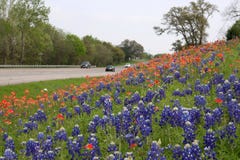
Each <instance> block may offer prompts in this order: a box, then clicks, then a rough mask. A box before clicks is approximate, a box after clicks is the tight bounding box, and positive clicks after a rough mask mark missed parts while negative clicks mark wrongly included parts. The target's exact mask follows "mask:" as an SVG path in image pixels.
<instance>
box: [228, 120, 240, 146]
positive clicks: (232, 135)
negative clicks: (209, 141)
mask: <svg viewBox="0 0 240 160" xmlns="http://www.w3.org/2000/svg"><path fill="white" fill-rule="evenodd" d="M236 131H237V129H236V126H235V124H234V123H233V122H229V123H228V125H227V126H226V135H227V137H228V139H229V140H230V142H232V141H233V139H235V138H237V135H236Z"/></svg>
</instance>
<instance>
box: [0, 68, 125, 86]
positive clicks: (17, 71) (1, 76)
mask: <svg viewBox="0 0 240 160" xmlns="http://www.w3.org/2000/svg"><path fill="white" fill-rule="evenodd" d="M122 69H123V67H116V72H105V68H90V69H81V68H1V69H0V86H4V85H10V84H19V83H27V82H36V81H43V80H54V79H66V78H79V77H85V76H87V75H88V76H103V75H107V74H116V73H117V72H120V71H121V70H122Z"/></svg>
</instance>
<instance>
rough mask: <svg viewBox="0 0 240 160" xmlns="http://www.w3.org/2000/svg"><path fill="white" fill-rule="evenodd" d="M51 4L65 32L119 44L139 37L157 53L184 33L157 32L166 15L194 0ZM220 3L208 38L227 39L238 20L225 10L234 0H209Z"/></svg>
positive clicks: (52, 0)
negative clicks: (227, 33) (229, 18)
mask: <svg viewBox="0 0 240 160" xmlns="http://www.w3.org/2000/svg"><path fill="white" fill-rule="evenodd" d="M44 1H45V5H46V6H47V7H50V10H51V12H50V14H49V22H50V24H52V25H53V26H55V27H57V28H60V29H62V30H63V31H64V32H67V33H71V34H75V35H77V36H79V37H80V38H82V37H84V36H86V35H92V36H93V37H94V38H97V39H99V40H101V41H106V42H110V43H112V44H113V45H119V44H120V43H121V42H122V41H124V40H125V39H129V40H135V41H136V42H137V43H139V44H141V45H142V46H143V47H144V49H145V51H146V52H148V53H150V54H152V55H155V54H159V53H170V52H172V51H171V50H170V49H171V48H172V46H171V44H172V43H173V42H175V40H177V39H180V38H181V37H176V36H175V35H173V34H170V35H167V34H164V35H161V36H158V35H156V33H155V31H154V29H153V27H154V26H160V25H161V20H162V18H163V15H164V14H165V13H167V12H168V11H169V10H170V8H172V7H180V6H186V5H189V2H191V1H193V0H44ZM195 1H196V0H195ZM207 1H208V2H210V3H211V4H215V5H217V7H218V10H219V12H215V13H214V14H213V15H212V16H211V17H210V19H209V25H210V26H209V28H208V29H207V33H208V35H209V36H208V38H207V40H208V42H213V41H216V40H218V39H223V38H224V34H225V32H226V30H227V29H228V27H229V26H231V25H232V24H233V23H234V21H231V20H226V19H225V18H224V17H223V15H222V14H223V12H224V11H225V10H226V7H228V6H229V5H230V4H231V3H232V0H207Z"/></svg>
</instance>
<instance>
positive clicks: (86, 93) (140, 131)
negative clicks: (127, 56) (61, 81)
mask: <svg viewBox="0 0 240 160" xmlns="http://www.w3.org/2000/svg"><path fill="white" fill-rule="evenodd" d="M239 70H240V41H239V40H233V41H228V42H225V41H217V42H214V43H208V44H206V45H203V46H199V47H192V48H189V49H186V50H183V51H181V52H178V53H174V54H165V55H162V56H161V57H159V58H155V59H153V60H150V61H149V62H148V63H139V64H136V66H134V67H131V68H127V69H124V70H123V71H121V73H118V74H116V75H113V76H105V77H97V78H90V77H86V81H85V82H82V83H79V84H78V85H70V86H68V87H67V88H64V89H58V90H56V91H55V92H53V93H50V92H49V91H48V90H47V89H45V90H42V92H41V94H40V95H39V96H37V97H34V98H32V97H31V96H30V95H31V92H29V91H28V90H26V91H25V95H24V96H22V97H17V96H16V92H12V93H11V94H10V95H8V96H4V98H3V99H2V100H1V101H0V121H1V123H0V136H1V138H0V160H15V159H19V160H22V159H33V160H45V159H46V160H54V159H56V160H68V159H69V160H77V159H79V160H98V159H101V160H102V159H103V160H124V159H126V160H133V159H135V160H164V159H170V160H171V159H174V160H200V159H203V160H205V159H206V160H208V159H209V160H215V159H220V160H229V159H231V160H237V159H240V139H239V138H240V71H239ZM1 156H2V157H1Z"/></svg>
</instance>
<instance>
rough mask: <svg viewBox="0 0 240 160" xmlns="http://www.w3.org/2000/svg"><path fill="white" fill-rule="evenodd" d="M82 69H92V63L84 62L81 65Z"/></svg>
mask: <svg viewBox="0 0 240 160" xmlns="http://www.w3.org/2000/svg"><path fill="white" fill-rule="evenodd" d="M80 67H81V68H91V63H90V62H89V61H83V62H82V63H81V65H80Z"/></svg>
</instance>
